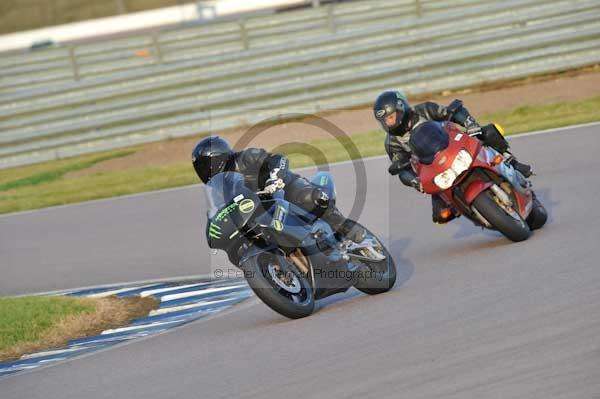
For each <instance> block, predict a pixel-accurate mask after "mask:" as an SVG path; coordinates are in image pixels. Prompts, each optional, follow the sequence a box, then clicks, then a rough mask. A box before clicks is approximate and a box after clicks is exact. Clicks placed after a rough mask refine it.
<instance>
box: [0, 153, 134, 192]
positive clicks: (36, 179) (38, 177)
mask: <svg viewBox="0 0 600 399" xmlns="http://www.w3.org/2000/svg"><path fill="white" fill-rule="evenodd" d="M134 152H135V151H132V150H129V151H116V152H113V153H110V154H106V155H102V156H94V157H92V158H90V159H82V160H76V161H73V162H68V163H66V164H65V165H62V166H57V167H55V168H50V169H44V170H41V171H40V172H37V173H33V174H30V175H27V176H25V177H22V178H17V179H14V180H9V181H5V182H0V191H6V190H11V189H15V188H20V187H27V186H36V185H38V184H42V183H51V182H53V181H55V180H58V179H59V178H61V177H63V176H64V175H66V174H67V173H69V172H76V171H78V170H82V169H87V168H89V167H90V166H94V165H95V164H97V163H99V162H103V161H108V160H109V159H115V158H122V157H125V156H127V155H131V154H133V153H134ZM5 176H9V175H8V174H6V175H5Z"/></svg>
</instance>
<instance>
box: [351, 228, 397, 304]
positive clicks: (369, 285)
mask: <svg viewBox="0 0 600 399" xmlns="http://www.w3.org/2000/svg"><path fill="white" fill-rule="evenodd" d="M357 224H358V223H357ZM360 226H361V227H362V228H363V229H365V231H366V232H367V238H371V239H374V240H375V241H376V243H377V244H378V248H377V251H379V252H381V254H382V255H384V256H385V259H384V260H382V261H372V262H367V261H361V262H362V263H363V264H364V265H365V266H366V267H367V268H368V269H369V272H368V275H364V276H363V275H361V276H360V278H359V280H358V282H357V283H356V284H354V287H355V288H356V289H357V290H359V291H361V292H364V293H365V294H368V295H377V294H382V293H384V292H388V291H389V290H391V289H392V287H393V286H394V284H395V283H396V264H395V263H394V259H393V258H392V255H391V254H390V253H389V251H388V250H387V248H386V247H385V245H383V244H382V243H381V242H380V241H379V239H378V238H377V236H375V234H373V233H372V232H371V231H370V230H369V229H367V228H366V227H365V226H363V225H360ZM371 274H372V276H371ZM367 277H368V278H367Z"/></svg>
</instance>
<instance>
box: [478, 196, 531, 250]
mask: <svg viewBox="0 0 600 399" xmlns="http://www.w3.org/2000/svg"><path fill="white" fill-rule="evenodd" d="M494 198H495V195H494V193H493V192H491V190H485V191H484V192H482V193H481V194H479V195H478V196H477V198H475V200H474V201H473V206H474V207H475V208H476V209H477V211H479V213H481V215H483V217H484V218H485V219H486V220H487V221H488V222H489V223H490V224H491V225H492V226H493V227H494V228H496V229H497V230H498V231H499V232H501V233H502V234H504V236H505V237H506V238H508V239H509V240H511V241H515V242H518V241H524V240H526V239H528V238H529V235H530V234H531V230H530V229H529V226H528V225H527V223H526V222H525V221H524V220H523V219H522V218H521V217H520V216H518V214H517V215H516V217H518V220H517V218H516V217H513V216H511V215H509V214H508V213H507V211H506V210H504V209H502V207H501V206H500V205H499V204H498V203H497V202H496V200H495V199H494ZM515 214H516V212H515Z"/></svg>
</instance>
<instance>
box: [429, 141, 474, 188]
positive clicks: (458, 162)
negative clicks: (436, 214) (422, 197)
mask: <svg viewBox="0 0 600 399" xmlns="http://www.w3.org/2000/svg"><path fill="white" fill-rule="evenodd" d="M471 163H473V157H471V155H470V154H469V153H468V152H467V151H465V150H460V151H459V152H458V155H457V156H456V158H454V161H452V166H450V169H447V170H445V171H444V172H442V173H440V174H439V175H437V176H436V177H435V178H434V179H433V182H434V183H435V185H436V186H438V187H439V188H441V189H442V190H446V189H448V188H450V187H452V185H453V184H454V181H455V180H456V178H457V177H458V176H460V174H461V173H463V172H464V171H466V170H468V169H469V166H471Z"/></svg>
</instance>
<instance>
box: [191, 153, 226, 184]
mask: <svg viewBox="0 0 600 399" xmlns="http://www.w3.org/2000/svg"><path fill="white" fill-rule="evenodd" d="M229 159H230V156H229V154H219V155H213V156H203V157H200V158H199V159H198V160H197V161H196V162H194V169H196V173H197V174H198V177H200V180H202V181H203V182H204V183H208V181H209V180H210V179H211V177H213V176H215V175H217V174H219V173H221V172H224V171H225V169H226V168H227V164H228V162H229Z"/></svg>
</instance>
